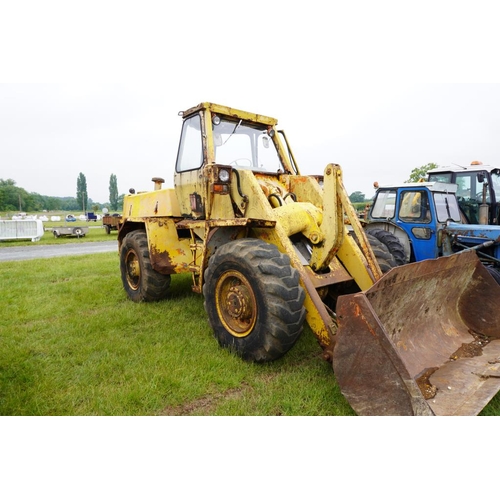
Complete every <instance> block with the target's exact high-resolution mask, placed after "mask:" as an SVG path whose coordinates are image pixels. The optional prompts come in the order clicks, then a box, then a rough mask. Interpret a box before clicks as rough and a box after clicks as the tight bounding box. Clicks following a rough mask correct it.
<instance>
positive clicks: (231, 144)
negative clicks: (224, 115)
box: [213, 119, 283, 173]
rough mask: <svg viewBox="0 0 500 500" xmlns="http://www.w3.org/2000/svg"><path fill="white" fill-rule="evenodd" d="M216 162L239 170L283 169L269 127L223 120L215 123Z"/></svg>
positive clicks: (280, 170)
mask: <svg viewBox="0 0 500 500" xmlns="http://www.w3.org/2000/svg"><path fill="white" fill-rule="evenodd" d="M213 136H214V149H215V161H216V163H218V164H221V165H231V166H232V167H234V168H237V169H245V170H255V171H260V172H267V173H278V172H283V167H282V165H281V162H280V159H279V157H278V153H277V151H276V147H275V146H274V144H273V141H272V139H271V137H270V136H269V135H268V133H267V126H265V125H261V126H259V125H255V124H246V123H244V122H242V121H241V120H239V121H238V120H235V121H230V120H227V119H222V120H221V121H220V123H219V124H218V125H214V126H213Z"/></svg>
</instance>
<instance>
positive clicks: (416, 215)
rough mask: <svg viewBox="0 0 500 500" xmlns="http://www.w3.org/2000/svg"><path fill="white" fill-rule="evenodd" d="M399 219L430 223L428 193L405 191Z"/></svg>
mask: <svg viewBox="0 0 500 500" xmlns="http://www.w3.org/2000/svg"><path fill="white" fill-rule="evenodd" d="M399 218H400V219H401V220H403V221H406V222H421V223H427V222H430V221H431V212H430V207H429V198H428V196H427V192H426V191H405V192H404V193H402V196H401V205H400V207H399Z"/></svg>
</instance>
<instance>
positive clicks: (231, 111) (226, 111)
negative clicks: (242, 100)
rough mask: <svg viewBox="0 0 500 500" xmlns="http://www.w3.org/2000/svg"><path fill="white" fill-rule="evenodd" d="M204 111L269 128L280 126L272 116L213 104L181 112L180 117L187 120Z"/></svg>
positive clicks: (205, 103) (199, 105)
mask: <svg viewBox="0 0 500 500" xmlns="http://www.w3.org/2000/svg"><path fill="white" fill-rule="evenodd" d="M204 110H208V111H210V112H211V113H214V114H217V115H221V116H227V117H231V118H236V119H239V120H244V121H249V122H253V123H260V124H263V125H268V126H275V125H277V124H278V120H277V119H276V118H271V117H270V116H264V115H259V114H256V113H250V112H248V111H242V110H240V109H235V108H230V107H228V106H223V105H221V104H215V103H213V102H202V103H200V104H198V105H197V106H194V107H192V108H189V109H187V110H186V111H180V112H179V115H180V116H182V117H183V118H187V117H188V116H191V115H193V114H195V113H199V112H200V111H204Z"/></svg>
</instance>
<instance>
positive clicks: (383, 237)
mask: <svg viewBox="0 0 500 500" xmlns="http://www.w3.org/2000/svg"><path fill="white" fill-rule="evenodd" d="M366 232H367V234H371V235H372V236H374V237H375V238H377V240H379V241H380V242H382V243H383V244H384V245H385V246H386V247H387V249H388V250H389V252H390V253H391V255H392V256H393V257H394V260H395V261H396V264H397V265H398V266H403V265H405V264H406V255H405V249H404V247H403V245H402V244H401V242H400V241H399V238H398V237H397V236H395V235H394V234H392V233H390V232H389V231H384V230H383V229H367V230H366Z"/></svg>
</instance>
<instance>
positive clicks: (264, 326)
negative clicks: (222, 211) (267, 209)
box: [203, 239, 306, 362]
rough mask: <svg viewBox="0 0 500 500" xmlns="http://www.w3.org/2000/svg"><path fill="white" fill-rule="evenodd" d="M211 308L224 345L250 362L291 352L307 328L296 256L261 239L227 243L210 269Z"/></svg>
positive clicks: (212, 320)
mask: <svg viewBox="0 0 500 500" xmlns="http://www.w3.org/2000/svg"><path fill="white" fill-rule="evenodd" d="M203 295H204V297H205V310H206V312H207V315H208V319H209V322H210V325H211V327H212V329H213V331H214V336H215V338H216V339H217V341H218V342H219V345H220V346H222V347H225V348H229V349H231V350H233V351H234V352H236V353H237V354H238V355H239V356H240V357H242V358H243V359H245V360H247V361H256V362H266V361H273V360H275V359H278V358H280V357H281V356H283V355H284V354H285V353H286V352H288V351H289V350H290V349H291V348H292V347H293V345H294V344H295V342H296V341H297V339H298V338H299V337H300V334H301V333H302V329H303V324H304V319H305V314H306V312H305V308H304V299H305V292H304V290H303V288H302V287H301V285H300V283H299V273H298V272H297V270H296V269H294V268H293V267H292V266H291V265H290V259H289V257H288V256H287V255H285V254H282V253H281V252H280V251H279V250H278V248H277V247H276V246H274V245H271V244H269V243H266V242H264V241H261V240H258V239H240V240H236V241H232V242H229V243H226V244H225V245H223V246H222V247H220V248H219V249H217V251H216V252H215V254H214V255H213V257H212V258H211V260H210V262H209V264H208V267H207V270H206V271H205V283H204V285H203Z"/></svg>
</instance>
